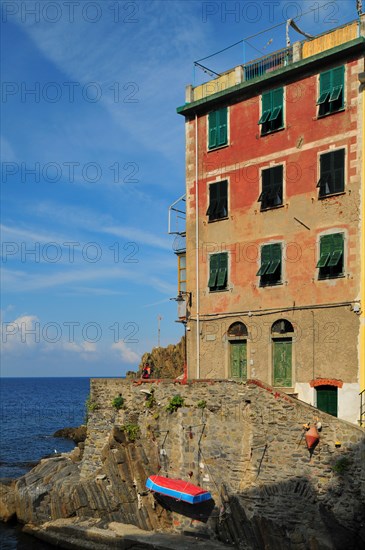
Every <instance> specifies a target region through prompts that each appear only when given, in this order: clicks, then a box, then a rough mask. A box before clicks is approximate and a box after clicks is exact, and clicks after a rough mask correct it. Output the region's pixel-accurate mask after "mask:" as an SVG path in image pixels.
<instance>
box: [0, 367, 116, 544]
mask: <svg viewBox="0 0 365 550" xmlns="http://www.w3.org/2000/svg"><path fill="white" fill-rule="evenodd" d="M99 378H104V377H103V376H100V377H99ZM106 378H109V377H106ZM110 378H114V377H110ZM89 382H90V377H76V376H75V377H60V376H47V377H38V376H37V377H31V376H28V377H0V419H1V432H0V478H11V479H15V478H18V477H20V476H22V475H24V474H25V473H27V472H28V471H29V470H31V469H32V468H33V467H34V466H35V465H36V464H37V462H38V461H39V460H41V459H42V458H44V457H45V456H49V455H52V454H55V453H59V452H68V451H71V450H72V449H73V448H74V446H75V445H74V443H73V442H72V441H70V440H67V439H60V438H55V437H53V434H54V432H56V431H57V430H59V429H61V428H67V427H74V426H79V425H81V424H83V423H84V421H85V413H86V409H85V402H86V399H87V396H88V395H89V391H90V390H89V388H90V383H89ZM0 541H1V549H2V550H13V549H17V550H33V549H34V550H36V549H37V550H38V549H39V550H47V549H50V548H52V547H51V546H49V545H46V544H43V543H41V542H40V541H38V540H36V539H33V538H32V537H29V536H27V535H24V534H22V533H21V530H20V528H19V526H13V525H7V524H0Z"/></svg>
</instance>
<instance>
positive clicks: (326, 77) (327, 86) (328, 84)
mask: <svg viewBox="0 0 365 550" xmlns="http://www.w3.org/2000/svg"><path fill="white" fill-rule="evenodd" d="M331 88H332V78H331V71H326V72H324V73H321V74H320V75H319V99H318V102H317V103H319V102H320V99H321V97H322V96H323V95H324V94H329V93H330V91H331Z"/></svg>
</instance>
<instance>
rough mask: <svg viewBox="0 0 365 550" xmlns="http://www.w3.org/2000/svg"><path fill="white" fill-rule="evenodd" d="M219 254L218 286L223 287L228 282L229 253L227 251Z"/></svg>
mask: <svg viewBox="0 0 365 550" xmlns="http://www.w3.org/2000/svg"><path fill="white" fill-rule="evenodd" d="M217 256H218V278H217V287H218V288H219V289H223V288H225V287H226V284H227V271H228V254H227V253H226V252H224V253H222V254H217Z"/></svg>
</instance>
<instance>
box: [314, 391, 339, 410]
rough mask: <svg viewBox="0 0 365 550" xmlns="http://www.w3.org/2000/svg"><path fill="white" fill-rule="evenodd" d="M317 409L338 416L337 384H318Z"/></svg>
mask: <svg viewBox="0 0 365 550" xmlns="http://www.w3.org/2000/svg"><path fill="white" fill-rule="evenodd" d="M316 390H317V409H320V410H321V411H324V412H326V413H328V414H332V415H333V416H337V388H336V387H335V386H318V387H317V388H316Z"/></svg>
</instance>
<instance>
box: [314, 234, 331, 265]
mask: <svg viewBox="0 0 365 550" xmlns="http://www.w3.org/2000/svg"><path fill="white" fill-rule="evenodd" d="M331 253H332V235H323V237H321V240H320V257H319V260H318V263H317V265H316V267H325V266H326V265H327V263H328V260H329V259H330V257H331Z"/></svg>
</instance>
